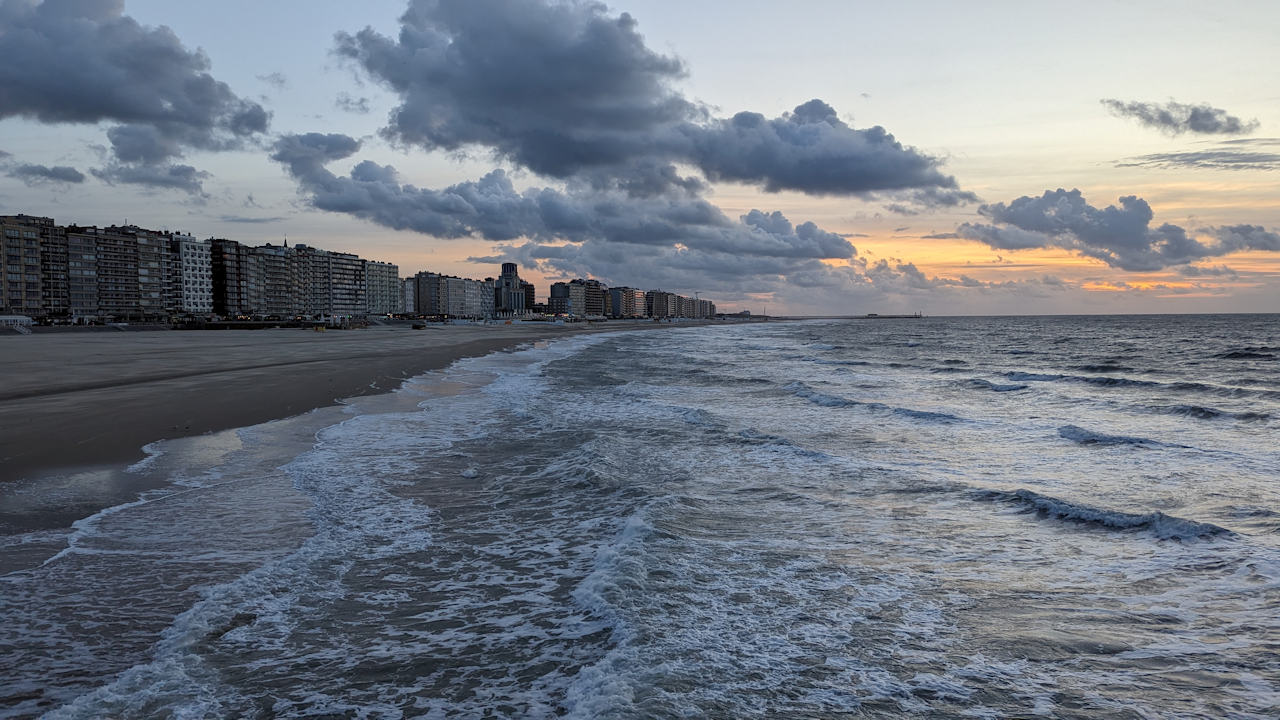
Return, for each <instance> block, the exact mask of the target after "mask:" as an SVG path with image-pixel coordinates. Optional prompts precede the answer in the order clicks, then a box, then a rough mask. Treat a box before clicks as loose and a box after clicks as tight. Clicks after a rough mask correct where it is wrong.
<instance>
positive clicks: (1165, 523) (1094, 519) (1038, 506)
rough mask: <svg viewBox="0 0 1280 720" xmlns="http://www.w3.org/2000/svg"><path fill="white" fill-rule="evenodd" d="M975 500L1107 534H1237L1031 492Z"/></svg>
mask: <svg viewBox="0 0 1280 720" xmlns="http://www.w3.org/2000/svg"><path fill="white" fill-rule="evenodd" d="M972 496H973V497H974V498H975V499H978V500H986V501H990V502H1002V503H1006V504H1009V505H1014V506H1020V507H1022V508H1023V510H1024V511H1025V512H1034V513H1036V514H1037V515H1038V516H1040V517H1047V518H1052V519H1054V520H1062V521H1066V522H1074V523H1079V524H1081V525H1090V526H1095V527H1101V528H1105V529H1108V530H1120V531H1138V532H1149V533H1151V534H1152V535H1155V536H1156V537H1157V538H1159V539H1161V540H1195V539H1198V538H1211V537H1230V536H1234V535H1235V533H1234V532H1232V531H1230V530H1228V529H1226V528H1224V527H1220V526H1218V525H1213V524H1211V523H1204V522H1197V521H1195V520H1188V519H1186V518H1180V517H1176V516H1173V515H1166V514H1164V513H1162V512H1159V511H1156V512H1149V513H1127V512H1122V511H1119V510H1107V509H1104V508H1096V507H1093V506H1090V505H1084V504H1080V503H1073V502H1068V501H1066V500H1061V499H1058V498H1055V497H1050V496H1048V495H1041V494H1039V493H1036V492H1032V491H1030V490H1026V489H1022V490H1014V491H1012V492H1009V491H1005V490H976V491H974V492H973V493H972Z"/></svg>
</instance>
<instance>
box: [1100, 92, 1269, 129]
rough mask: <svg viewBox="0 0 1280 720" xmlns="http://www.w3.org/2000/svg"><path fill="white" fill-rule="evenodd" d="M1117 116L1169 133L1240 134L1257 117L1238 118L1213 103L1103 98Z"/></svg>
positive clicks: (1252, 123) (1251, 124) (1255, 125)
mask: <svg viewBox="0 0 1280 720" xmlns="http://www.w3.org/2000/svg"><path fill="white" fill-rule="evenodd" d="M1101 102H1102V104H1103V106H1104V107H1106V108H1107V109H1108V110H1110V111H1111V114H1113V115H1115V116H1117V117H1127V118H1133V119H1135V120H1137V121H1138V122H1139V123H1141V124H1143V125H1145V126H1147V127H1149V128H1155V129H1156V130H1160V131H1161V132H1165V133H1168V134H1170V135H1182V134H1184V133H1195V134H1199V135H1242V134H1246V133H1251V132H1253V131H1254V130H1257V129H1258V121H1257V120H1247V121H1246V120H1241V119H1240V118H1238V117H1236V116H1234V115H1230V114H1228V113H1227V111H1226V110H1222V109H1220V108H1216V107H1213V106H1212V105H1206V104H1201V105H1187V104H1184V103H1179V102H1174V101H1172V100H1170V101H1169V102H1167V103H1164V104H1163V105H1161V104H1159V103H1149V102H1124V101H1123V100H1110V99H1108V100H1102V101H1101Z"/></svg>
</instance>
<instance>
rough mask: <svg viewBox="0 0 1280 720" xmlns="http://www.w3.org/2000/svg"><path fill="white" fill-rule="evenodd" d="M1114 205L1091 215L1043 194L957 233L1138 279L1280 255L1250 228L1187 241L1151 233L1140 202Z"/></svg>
mask: <svg viewBox="0 0 1280 720" xmlns="http://www.w3.org/2000/svg"><path fill="white" fill-rule="evenodd" d="M1119 203H1120V204H1119V206H1118V207H1117V206H1116V205H1109V206H1107V207H1105V208H1097V207H1094V206H1092V205H1090V204H1089V203H1088V202H1086V201H1085V199H1084V196H1083V195H1082V194H1081V192H1080V191H1079V190H1070V191H1068V190H1063V189H1061V188H1059V189H1057V190H1046V191H1045V193H1044V194H1043V195H1041V196H1040V197H1030V196H1023V197H1020V198H1017V199H1016V200H1013V201H1012V202H1010V203H1007V204H1006V203H995V204H990V205H983V206H981V207H980V208H979V209H978V212H979V213H980V214H981V215H983V216H985V217H987V218H988V219H989V220H990V221H991V222H990V223H964V224H963V225H961V226H960V227H958V228H957V233H958V234H959V235H960V236H961V237H964V238H967V239H970V240H977V241H980V242H983V243H986V244H987V245H989V246H991V247H992V248H995V249H997V250H1026V249H1031V248H1051V247H1056V248H1063V249H1067V250H1072V251H1075V252H1077V253H1079V254H1081V255H1083V256H1086V257H1091V258H1094V259H1097V260H1101V261H1102V262H1104V263H1106V264H1108V265H1111V266H1113V267H1118V268H1121V269H1123V270H1130V271H1139V272H1141V271H1151V270H1159V269H1162V268H1166V267H1171V266H1178V265H1187V264H1189V263H1192V262H1195V261H1197V260H1202V259H1204V258H1210V257H1219V256H1222V255H1227V254H1230V253H1233V252H1240V251H1244V250H1266V251H1280V235H1277V234H1276V233H1274V232H1271V231H1268V230H1266V229H1265V228H1263V227H1260V226H1257V225H1234V226H1225V227H1213V228H1203V229H1200V230H1197V231H1196V232H1194V233H1192V232H1189V231H1188V230H1186V229H1185V228H1182V227H1180V226H1177V225H1172V224H1168V223H1165V224H1163V225H1159V226H1157V227H1152V226H1151V221H1152V219H1153V218H1154V213H1153V212H1152V210H1151V206H1150V205H1149V204H1148V203H1147V202H1146V201H1145V200H1143V199H1142V198H1139V197H1137V196H1134V195H1128V196H1125V197H1122V198H1120V200H1119ZM1197 236H1198V237H1197Z"/></svg>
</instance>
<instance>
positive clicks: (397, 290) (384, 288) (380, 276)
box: [364, 260, 403, 315]
mask: <svg viewBox="0 0 1280 720" xmlns="http://www.w3.org/2000/svg"><path fill="white" fill-rule="evenodd" d="M401 293H402V287H401V284H400V268H398V267H396V266H395V265H392V264H391V263H387V262H379V261H377V260H366V261H365V263H364V295H365V303H366V308H365V309H366V312H368V313H369V314H370V315H391V314H392V313H398V312H400V308H401V307H402V305H403V302H402V298H401Z"/></svg>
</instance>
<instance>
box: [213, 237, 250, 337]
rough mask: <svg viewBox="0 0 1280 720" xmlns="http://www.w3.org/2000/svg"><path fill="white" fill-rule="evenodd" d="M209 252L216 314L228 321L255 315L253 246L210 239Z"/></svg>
mask: <svg viewBox="0 0 1280 720" xmlns="http://www.w3.org/2000/svg"><path fill="white" fill-rule="evenodd" d="M209 253H210V260H209V267H210V269H211V271H212V275H213V277H212V282H211V283H210V287H211V289H212V291H213V303H212V304H213V312H215V313H217V314H218V315H220V316H222V317H224V318H236V317H250V316H252V315H253V310H254V308H253V301H252V299H251V297H250V285H251V281H250V276H251V275H252V273H253V270H252V263H253V261H252V260H251V258H250V253H249V246H247V245H242V244H240V243H238V242H236V241H235V240H228V239H226V238H210V239H209Z"/></svg>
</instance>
